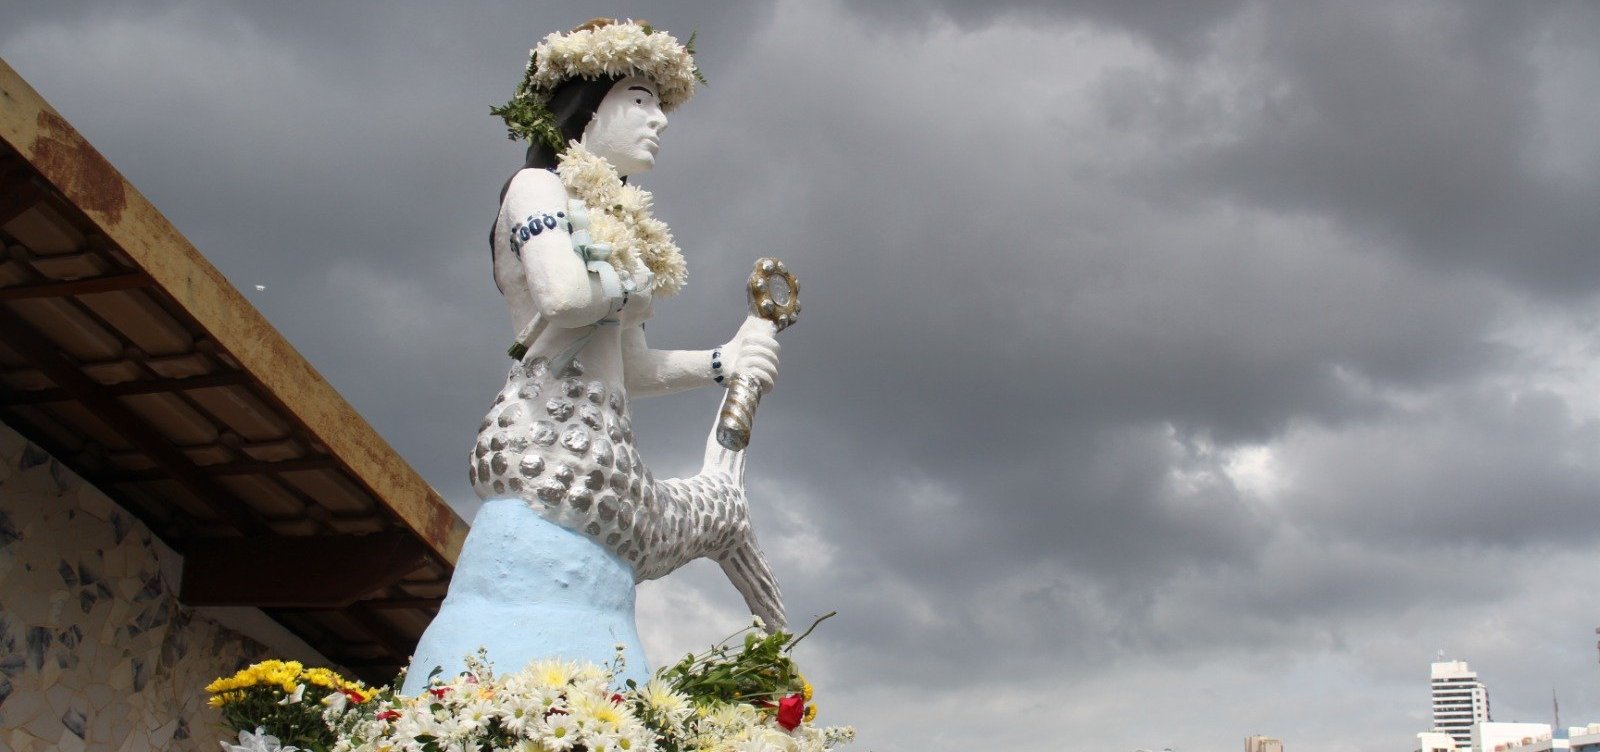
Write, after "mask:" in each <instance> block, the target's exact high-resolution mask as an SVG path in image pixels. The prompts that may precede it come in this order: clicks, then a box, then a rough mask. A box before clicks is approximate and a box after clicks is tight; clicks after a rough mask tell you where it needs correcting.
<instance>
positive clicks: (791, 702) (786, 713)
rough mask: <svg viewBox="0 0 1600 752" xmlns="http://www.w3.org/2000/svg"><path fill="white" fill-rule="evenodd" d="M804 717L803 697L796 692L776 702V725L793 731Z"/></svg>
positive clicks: (804, 701) (804, 700) (804, 703)
mask: <svg viewBox="0 0 1600 752" xmlns="http://www.w3.org/2000/svg"><path fill="white" fill-rule="evenodd" d="M805 717H806V698H805V695H802V694H800V693H799V692H796V693H794V694H792V695H789V696H788V697H785V698H783V699H782V700H779V701H778V725H779V726H782V727H784V728H785V729H788V730H789V731H793V730H794V727H795V726H799V725H800V721H801V719H803V718H805Z"/></svg>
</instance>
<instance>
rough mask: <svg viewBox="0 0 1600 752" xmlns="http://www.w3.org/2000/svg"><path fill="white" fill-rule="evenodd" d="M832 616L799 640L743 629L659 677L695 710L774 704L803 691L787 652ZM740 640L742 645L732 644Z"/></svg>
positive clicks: (750, 628)
mask: <svg viewBox="0 0 1600 752" xmlns="http://www.w3.org/2000/svg"><path fill="white" fill-rule="evenodd" d="M834 613H836V612H830V613H828V614H826V615H824V616H822V617H821V618H819V619H817V620H816V621H815V622H812V624H811V627H810V629H807V630H806V631H805V632H804V633H803V634H801V635H800V636H798V637H796V636H795V635H794V634H792V633H789V632H784V631H781V630H780V631H777V632H773V633H771V634H767V633H766V632H764V631H762V630H761V629H759V628H758V627H756V626H751V627H747V628H745V629H742V630H740V631H738V632H735V633H733V634H732V635H730V636H729V637H728V638H727V639H725V640H723V641H722V642H719V643H717V644H716V645H714V646H712V648H711V649H710V650H707V651H706V652H704V653H701V654H699V655H694V654H689V655H686V656H684V658H683V660H681V661H678V662H677V663H676V664H673V665H672V666H669V667H667V668H663V669H661V670H660V671H659V672H657V675H658V676H660V677H661V678H663V679H665V680H666V681H667V682H668V683H669V684H671V685H672V687H673V688H674V689H676V690H677V691H679V692H682V693H683V694H685V695H688V696H689V699H691V700H693V701H694V702H695V703H696V704H699V705H709V704H714V703H750V704H754V705H761V704H763V703H768V702H776V701H778V700H780V699H782V698H784V697H786V696H788V695H790V694H793V693H795V692H800V691H802V690H803V689H804V687H805V679H804V678H803V677H802V676H801V675H800V671H799V670H798V669H796V668H795V664H794V660H793V659H791V658H790V657H789V652H790V651H791V650H793V649H794V646H795V645H797V644H799V642H800V641H801V640H803V639H805V637H806V635H809V634H811V630H813V629H816V628H817V625H818V624H821V623H822V622H823V620H824V619H827V618H829V617H831V616H833V615H834ZM741 635H742V636H743V639H742V640H739V641H738V642H737V643H735V642H734V641H735V640H736V639H738V638H740V636H741Z"/></svg>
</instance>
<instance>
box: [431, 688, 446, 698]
mask: <svg viewBox="0 0 1600 752" xmlns="http://www.w3.org/2000/svg"><path fill="white" fill-rule="evenodd" d="M449 689H450V688H449V687H439V688H437V689H430V690H428V694H431V695H433V696H434V697H437V698H439V699H441V700H443V699H444V693H445V692H446V691H447V690H449Z"/></svg>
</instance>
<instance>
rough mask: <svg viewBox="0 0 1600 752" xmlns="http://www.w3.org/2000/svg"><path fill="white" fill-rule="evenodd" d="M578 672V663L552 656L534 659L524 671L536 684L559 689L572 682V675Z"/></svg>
mask: <svg viewBox="0 0 1600 752" xmlns="http://www.w3.org/2000/svg"><path fill="white" fill-rule="evenodd" d="M577 672H578V664H576V663H573V662H572V661H563V660H560V659H555V658H550V659H545V660H539V661H534V662H533V663H530V664H528V668H527V669H526V670H525V671H524V672H523V673H524V674H526V675H527V676H528V678H529V679H530V680H532V682H533V683H534V685H535V686H537V687H540V688H546V689H559V688H561V687H565V686H567V684H569V683H571V682H572V677H573V676H575V675H576V674H577Z"/></svg>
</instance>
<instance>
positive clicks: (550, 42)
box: [489, 18, 705, 153]
mask: <svg viewBox="0 0 1600 752" xmlns="http://www.w3.org/2000/svg"><path fill="white" fill-rule="evenodd" d="M635 74H637V75H641V76H644V77H646V78H648V79H650V80H651V81H653V82H655V85H656V88H657V89H658V90H659V95H660V100H661V109H662V110H663V111H665V112H671V111H672V110H673V109H675V108H677V106H678V105H680V104H683V103H684V102H687V101H689V98H690V97H693V96H694V89H695V84H696V82H699V83H704V82H705V77H703V76H701V75H700V69H699V68H696V67H695V64H694V35H692V34H691V35H690V36H689V41H688V42H687V43H686V44H679V43H678V40H677V39H676V38H674V37H673V36H672V35H671V34H668V33H666V32H664V31H658V30H656V29H654V28H652V27H651V26H650V24H648V23H645V22H643V21H633V20H627V21H618V20H615V19H609V18H596V19H594V20H592V21H589V22H587V23H584V24H583V25H581V26H579V27H577V28H575V29H573V30H572V31H569V32H567V33H564V34H563V33H561V32H555V33H552V34H550V35H549V36H547V37H545V38H544V40H543V41H541V42H539V44H538V45H537V46H535V47H534V48H533V49H532V50H529V52H528V67H527V69H526V71H525V72H524V75H523V77H522V83H521V84H519V85H518V86H517V91H516V94H515V95H513V96H512V97H511V101H509V102H506V103H505V104H504V105H502V106H500V107H491V108H490V110H489V111H490V113H492V114H494V115H498V116H500V117H501V118H502V119H504V120H505V122H506V130H507V135H509V136H510V138H511V139H512V140H517V139H528V140H530V141H531V140H535V139H537V140H541V141H543V142H545V143H547V144H549V145H550V146H551V148H553V149H554V150H555V151H556V152H558V153H559V152H560V151H562V150H563V149H565V148H566V146H567V143H566V139H565V138H563V137H562V136H561V129H560V127H559V126H557V124H556V122H555V118H554V116H553V115H551V113H550V107H549V104H550V97H551V95H552V94H554V93H555V89H556V87H557V86H559V85H561V84H562V83H563V82H566V81H570V80H572V79H574V78H586V79H590V80H593V79H598V78H605V77H610V76H629V75H635Z"/></svg>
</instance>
